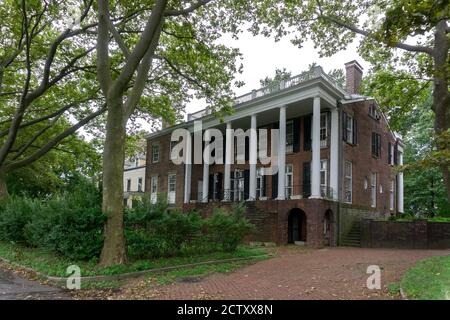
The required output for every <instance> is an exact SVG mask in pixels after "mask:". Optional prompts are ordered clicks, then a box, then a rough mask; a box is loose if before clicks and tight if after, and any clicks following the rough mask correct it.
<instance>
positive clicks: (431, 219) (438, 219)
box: [379, 215, 450, 222]
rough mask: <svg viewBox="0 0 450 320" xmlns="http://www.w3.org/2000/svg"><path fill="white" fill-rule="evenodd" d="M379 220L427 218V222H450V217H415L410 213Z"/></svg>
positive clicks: (408, 220) (405, 220) (407, 220)
mask: <svg viewBox="0 0 450 320" xmlns="http://www.w3.org/2000/svg"><path fill="white" fill-rule="evenodd" d="M379 220H381V221H398V222H410V221H415V220H427V221H428V222H450V217H448V216H445V217H444V216H437V217H429V218H417V217H415V216H412V215H400V216H396V217H390V218H382V219H379Z"/></svg>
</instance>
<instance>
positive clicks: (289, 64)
mask: <svg viewBox="0 0 450 320" xmlns="http://www.w3.org/2000/svg"><path fill="white" fill-rule="evenodd" d="M219 42H220V43H223V44H225V45H227V46H230V47H235V48H239V50H240V52H241V53H242V55H243V60H242V63H243V66H244V68H243V72H242V74H237V75H236V80H242V81H244V82H245V85H244V86H243V87H241V88H236V89H235V93H236V95H238V96H239V95H241V94H244V93H247V92H250V91H251V90H252V89H258V88H259V80H260V79H263V78H265V77H266V76H272V75H273V74H274V73H275V69H277V68H278V69H282V68H286V70H287V71H290V72H291V74H292V75H297V74H299V73H301V72H302V71H305V70H307V69H308V66H309V65H310V64H311V63H313V62H317V63H318V64H319V65H321V66H322V67H323V68H324V70H325V72H328V71H329V70H332V69H337V68H342V69H344V63H346V62H349V61H352V60H357V61H358V62H359V63H360V64H361V65H362V67H363V68H364V71H367V70H368V67H369V65H368V63H367V62H366V61H364V60H363V59H362V58H361V57H360V56H359V55H358V52H357V44H358V43H357V41H355V42H353V43H352V44H351V45H350V46H349V47H348V49H347V50H346V51H341V52H338V53H337V54H336V55H334V56H332V57H329V58H320V57H319V54H318V50H316V49H314V44H313V43H312V42H307V43H305V44H304V45H303V47H302V48H301V49H299V48H297V47H296V46H295V45H293V44H292V43H291V42H290V41H289V38H283V39H282V40H281V41H278V42H275V41H274V39H273V38H266V37H264V36H256V37H255V36H253V35H252V34H250V33H248V32H244V33H242V34H241V35H240V37H239V40H235V39H232V38H231V36H228V35H225V36H223V37H222V38H221V39H220V41H219ZM205 107H206V105H205V104H204V103H203V102H201V101H193V102H191V103H190V104H189V105H188V106H187V108H186V112H187V113H192V112H195V111H198V110H201V109H203V108H205Z"/></svg>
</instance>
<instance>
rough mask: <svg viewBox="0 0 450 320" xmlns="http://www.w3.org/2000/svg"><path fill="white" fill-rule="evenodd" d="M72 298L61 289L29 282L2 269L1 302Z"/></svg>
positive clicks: (0, 273)
mask: <svg viewBox="0 0 450 320" xmlns="http://www.w3.org/2000/svg"><path fill="white" fill-rule="evenodd" d="M0 267H1V266H0ZM70 298H71V297H70V296H69V295H68V294H67V293H65V292H64V291H62V290H61V289H59V288H54V287H50V286H47V285H42V284H40V283H39V282H37V281H32V280H27V279H25V278H24V277H23V276H19V275H17V274H16V273H15V272H13V271H11V270H8V269H3V268H1V269H0V300H49V299H50V300H60V299H70Z"/></svg>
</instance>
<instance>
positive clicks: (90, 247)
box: [24, 183, 105, 260]
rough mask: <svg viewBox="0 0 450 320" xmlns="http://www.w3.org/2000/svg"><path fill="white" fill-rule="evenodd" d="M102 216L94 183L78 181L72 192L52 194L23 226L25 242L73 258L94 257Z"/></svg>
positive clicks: (100, 230) (100, 235)
mask: <svg viewBox="0 0 450 320" xmlns="http://www.w3.org/2000/svg"><path fill="white" fill-rule="evenodd" d="M104 221H105V216H104V215H103V214H102V211H101V197H100V193H99V191H98V190H97V189H96V187H95V186H93V185H92V184H89V183H80V185H78V186H77V187H75V188H74V189H73V190H72V192H70V193H66V194H63V195H60V196H55V197H53V198H52V199H50V200H49V201H47V203H46V204H45V205H43V206H41V210H39V211H38V212H36V213H35V214H33V216H32V218H31V221H30V222H29V223H28V224H27V225H26V226H25V228H24V232H25V236H26V239H27V242H28V243H29V244H30V245H32V246H36V247H41V248H47V249H50V250H54V251H56V252H58V253H60V254H62V255H64V256H66V257H69V258H73V259H82V260H86V259H92V258H95V257H98V256H99V254H100V251H101V248H102V244H103V237H102V229H103V224H104Z"/></svg>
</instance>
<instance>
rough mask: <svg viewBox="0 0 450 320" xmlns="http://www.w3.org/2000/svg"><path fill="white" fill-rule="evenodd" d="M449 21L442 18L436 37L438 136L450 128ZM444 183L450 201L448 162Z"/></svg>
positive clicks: (434, 91) (443, 166)
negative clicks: (449, 89) (447, 29)
mask: <svg viewBox="0 0 450 320" xmlns="http://www.w3.org/2000/svg"><path fill="white" fill-rule="evenodd" d="M446 28H447V22H446V21H445V20H442V21H441V22H439V23H438V25H437V26H436V32H435V37H434V50H433V62H434V77H433V81H434V88H433V110H434V114H435V120H434V130H435V133H436V135H437V136H440V135H442V134H443V133H445V132H447V131H448V129H449V128H450V93H449V91H448V76H449V70H448V51H449V49H450V41H449V39H448V37H447V34H446ZM437 148H438V149H439V150H444V149H446V148H448V145H447V143H438V144H437ZM441 171H442V176H443V178H444V184H445V187H446V189H447V199H448V201H449V202H450V171H449V166H448V164H446V163H444V164H442V165H441Z"/></svg>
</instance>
